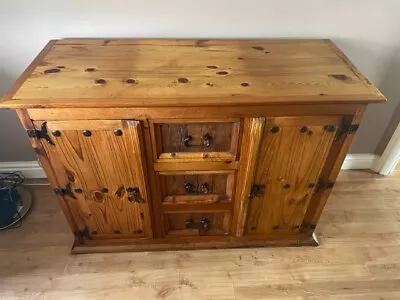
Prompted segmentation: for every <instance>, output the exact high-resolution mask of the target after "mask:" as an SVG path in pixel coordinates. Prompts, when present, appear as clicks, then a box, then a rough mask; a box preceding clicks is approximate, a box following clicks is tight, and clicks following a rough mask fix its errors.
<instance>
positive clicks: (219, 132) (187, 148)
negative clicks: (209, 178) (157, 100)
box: [151, 119, 240, 162]
mask: <svg viewBox="0 0 400 300" xmlns="http://www.w3.org/2000/svg"><path fill="white" fill-rule="evenodd" d="M221 121H222V120H202V121H200V120H198V121H197V120H195V119H192V120H191V119H183V120H176V121H174V120H152V121H151V123H152V131H151V132H152V139H153V152H154V153H155V154H156V155H155V159H156V161H158V162H162V161H165V162H167V161H168V160H172V159H173V160H174V161H175V162H178V161H180V162H185V161H187V160H194V159H197V160H209V161H218V160H235V159H236V158H237V148H238V140H239V135H240V130H239V129H240V121H239V120H237V119H236V120H235V121H234V122H230V120H229V119H227V120H223V122H221ZM207 137H208V138H209V139H210V140H209V141H208V144H207V140H206V138H207ZM187 138H190V142H187V143H185V139H187Z"/></svg>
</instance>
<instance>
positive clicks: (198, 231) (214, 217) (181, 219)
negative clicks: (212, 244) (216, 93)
mask: <svg viewBox="0 0 400 300" xmlns="http://www.w3.org/2000/svg"><path fill="white" fill-rule="evenodd" d="M163 222H164V232H165V234H166V235H184V236H211V235H228V234H229V228H230V225H231V216H230V212H216V213H209V212H204V213H201V212H195V213H178V214H164V215H163Z"/></svg>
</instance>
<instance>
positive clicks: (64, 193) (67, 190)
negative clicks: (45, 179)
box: [53, 182, 76, 199]
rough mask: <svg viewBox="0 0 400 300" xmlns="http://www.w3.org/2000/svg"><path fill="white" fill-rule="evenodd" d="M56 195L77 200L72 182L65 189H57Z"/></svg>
mask: <svg viewBox="0 0 400 300" xmlns="http://www.w3.org/2000/svg"><path fill="white" fill-rule="evenodd" d="M53 191H54V193H56V194H57V195H59V196H68V197H70V198H72V199H76V197H75V195H74V194H73V193H72V190H71V182H69V183H68V184H67V185H66V186H65V188H55V189H54V190H53Z"/></svg>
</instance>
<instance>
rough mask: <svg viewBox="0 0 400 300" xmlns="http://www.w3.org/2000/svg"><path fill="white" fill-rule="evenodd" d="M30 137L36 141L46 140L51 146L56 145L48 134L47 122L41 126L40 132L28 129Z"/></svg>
mask: <svg viewBox="0 0 400 300" xmlns="http://www.w3.org/2000/svg"><path fill="white" fill-rule="evenodd" d="M26 133H27V134H28V136H29V137H31V138H36V139H45V140H46V142H48V143H49V144H50V145H55V144H54V142H53V141H52V140H51V138H50V137H49V135H48V134H47V122H43V123H42V125H41V126H40V130H37V129H28V130H27V131H26Z"/></svg>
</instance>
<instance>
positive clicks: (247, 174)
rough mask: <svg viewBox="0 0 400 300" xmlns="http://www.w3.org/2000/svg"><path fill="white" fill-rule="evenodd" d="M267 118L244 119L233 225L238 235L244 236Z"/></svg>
mask: <svg viewBox="0 0 400 300" xmlns="http://www.w3.org/2000/svg"><path fill="white" fill-rule="evenodd" d="M264 126H265V118H247V119H245V121H244V129H243V136H242V145H241V148H242V150H241V153H242V157H241V159H240V169H239V172H238V185H237V186H238V189H237V190H236V201H235V210H234V214H233V222H232V227H233V229H232V230H233V231H234V232H235V233H236V236H242V235H243V231H244V227H245V222H246V216H247V210H248V205H249V203H248V198H249V193H250V190H251V187H252V185H253V179H254V175H255V170H256V168H257V167H258V165H257V164H258V153H259V150H260V146H261V143H262V138H263V132H264Z"/></svg>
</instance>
